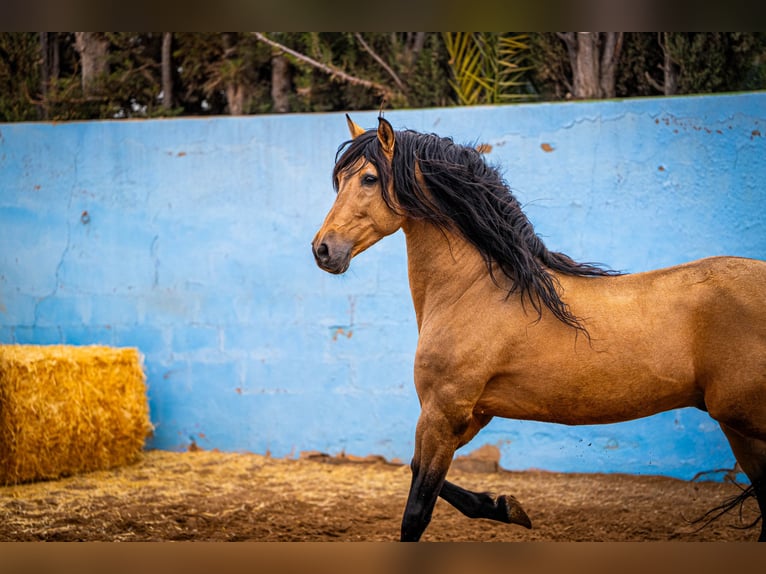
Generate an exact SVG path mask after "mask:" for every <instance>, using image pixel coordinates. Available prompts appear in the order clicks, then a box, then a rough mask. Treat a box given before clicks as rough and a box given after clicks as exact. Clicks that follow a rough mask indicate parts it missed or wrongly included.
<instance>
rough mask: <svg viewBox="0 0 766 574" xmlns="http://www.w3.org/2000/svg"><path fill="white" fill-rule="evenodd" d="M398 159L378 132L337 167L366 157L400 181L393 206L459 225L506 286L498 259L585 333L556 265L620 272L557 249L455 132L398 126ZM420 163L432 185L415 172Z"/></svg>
mask: <svg viewBox="0 0 766 574" xmlns="http://www.w3.org/2000/svg"><path fill="white" fill-rule="evenodd" d="M395 133H396V145H395V148H394V158H393V163H392V165H391V166H389V163H388V161H387V159H386V157H385V156H384V155H383V153H382V151H381V149H380V146H379V144H378V141H377V137H376V131H375V130H370V131H367V132H365V133H364V134H362V135H360V136H359V137H357V138H356V139H354V140H352V141H348V142H345V143H344V144H343V145H341V146H340V148H338V153H337V155H336V164H335V168H334V170H333V183H334V185H335V186H336V189H337V181H338V178H337V176H338V173H339V172H340V171H342V170H344V169H346V168H348V167H349V166H350V165H351V164H352V163H354V162H355V161H356V160H357V159H358V158H360V157H364V158H365V159H366V160H367V161H369V162H371V163H372V164H374V165H375V166H376V167H377V169H378V174H379V177H380V182H381V185H382V187H383V189H384V190H386V189H387V188H388V182H389V181H391V180H392V179H393V184H394V185H393V194H394V197H393V198H392V197H389V196H388V193H387V192H386V191H384V195H383V197H384V200H385V201H386V204H387V205H388V206H389V207H390V208H391V209H394V210H396V211H397V212H400V213H402V214H404V215H406V216H408V217H413V218H417V219H422V220H427V221H430V222H432V223H434V224H435V225H437V226H438V227H440V228H442V229H449V230H453V231H457V232H459V233H460V234H462V236H463V237H465V238H466V239H467V240H468V241H469V242H471V243H472V244H473V245H474V246H475V247H476V249H478V251H479V253H481V255H482V256H483V257H484V260H485V262H486V264H487V269H488V271H489V274H490V276H491V277H492V280H493V281H494V282H495V283H496V284H498V285H499V283H498V279H497V277H496V276H495V269H494V267H493V264H494V265H497V267H498V268H499V269H500V270H501V271H502V273H503V274H504V275H505V276H506V277H508V278H509V279H510V280H511V282H512V284H513V285H512V287H511V288H510V290H509V292H508V296H510V295H511V294H513V293H515V292H519V293H520V294H521V301H522V304H523V303H524V301H525V300H527V301H529V303H530V304H531V305H532V307H533V308H534V309H535V311H537V314H538V317H540V316H542V309H543V305H544V306H545V307H547V308H548V309H549V310H550V311H551V312H552V313H553V314H554V316H555V317H556V318H558V319H559V320H560V321H562V322H564V323H565V324H567V325H569V326H571V327H574V328H576V329H579V330H581V331H584V332H586V333H587V331H585V329H584V327H583V326H582V325H581V323H580V319H579V318H578V317H576V316H575V315H573V314H572V312H571V311H570V309H569V306H568V305H567V304H566V303H565V302H564V301H562V300H561V298H560V297H559V294H558V291H557V289H556V287H557V282H556V279H555V277H554V276H553V275H552V274H551V273H549V272H548V270H554V271H557V272H559V273H563V274H566V275H577V276H584V277H599V276H605V275H618V274H619V273H617V272H615V271H610V270H606V269H603V268H601V267H600V266H598V265H594V264H591V263H577V262H575V261H573V260H572V259H571V258H570V257H568V256H567V255H565V254H563V253H558V252H554V251H549V250H548V249H547V248H546V247H545V245H544V244H543V242H542V240H541V239H540V238H539V237H538V236H537V235H536V234H535V231H534V227H533V226H532V223H530V221H529V219H527V216H526V215H525V214H524V212H523V211H522V209H521V206H520V205H519V202H518V200H517V199H516V198H515V197H514V196H513V194H512V193H511V191H510V188H509V187H508V185H507V184H506V183H505V181H504V180H503V178H502V176H501V175H500V173H499V172H498V170H497V169H496V168H494V167H492V166H490V165H488V164H487V162H486V161H485V160H484V158H483V157H482V155H481V154H479V152H477V151H476V150H475V149H473V148H472V147H468V146H462V145H457V144H455V143H454V142H453V141H452V139H451V138H443V137H439V136H437V135H434V134H421V133H418V132H415V131H411V130H406V131H397V132H395ZM416 164H417V166H418V167H419V169H420V171H421V173H422V175H423V181H424V183H425V187H426V189H422V188H421V187H420V185H419V184H418V182H417V181H416V178H415V165H416Z"/></svg>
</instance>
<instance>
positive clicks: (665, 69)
mask: <svg viewBox="0 0 766 574" xmlns="http://www.w3.org/2000/svg"><path fill="white" fill-rule="evenodd" d="M660 38H661V40H660V45H661V46H662V53H663V55H664V62H663V65H662V75H663V78H664V80H665V81H664V85H663V90H662V93H663V94H664V95H666V96H672V95H674V94H676V93H678V66H677V65H676V62H675V60H673V57H672V56H671V54H670V48H669V47H668V32H662V33H661V34H660Z"/></svg>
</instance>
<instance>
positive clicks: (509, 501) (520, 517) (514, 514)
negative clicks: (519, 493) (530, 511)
mask: <svg viewBox="0 0 766 574" xmlns="http://www.w3.org/2000/svg"><path fill="white" fill-rule="evenodd" d="M497 506H498V508H502V509H504V510H505V517H507V520H503V522H506V523H508V524H519V525H521V526H523V527H524V528H532V521H531V520H530V519H529V516H527V513H526V512H524V509H523V508H522V507H521V504H519V501H518V500H516V498H515V497H513V496H511V495H510V494H502V495H500V496H498V497H497Z"/></svg>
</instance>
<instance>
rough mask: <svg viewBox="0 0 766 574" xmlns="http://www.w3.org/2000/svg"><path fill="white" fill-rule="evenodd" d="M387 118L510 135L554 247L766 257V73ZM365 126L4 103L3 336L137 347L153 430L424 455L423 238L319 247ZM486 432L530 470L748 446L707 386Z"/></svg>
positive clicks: (482, 137) (594, 467)
mask: <svg viewBox="0 0 766 574" xmlns="http://www.w3.org/2000/svg"><path fill="white" fill-rule="evenodd" d="M375 118H376V113H373V112H370V113H358V114H355V116H354V119H355V120H356V121H357V123H359V124H360V125H362V126H364V127H372V126H374V125H375V123H376V120H375ZM387 118H388V119H389V120H390V121H391V122H392V123H393V124H394V126H395V127H396V128H397V129H400V128H405V127H406V128H412V129H416V130H419V131H428V132H436V133H439V134H440V135H451V136H453V137H454V139H455V140H456V141H458V142H460V143H486V144H489V145H490V146H491V149H492V151H491V152H490V153H489V154H488V157H489V159H490V160H491V161H492V162H493V163H496V164H500V165H502V166H503V171H504V174H505V177H506V179H507V181H508V182H509V183H510V185H511V186H512V187H513V189H514V190H515V193H516V194H517V195H518V197H519V199H520V200H521V202H522V203H523V204H524V205H525V206H526V210H527V213H528V215H529V216H530V218H531V219H532V221H533V222H534V224H535V225H536V229H537V231H538V232H539V233H540V234H541V235H542V236H543V238H544V240H545V241H546V243H547V244H548V246H549V247H550V248H552V249H555V250H560V251H564V252H567V253H568V254H570V255H571V256H573V257H574V258H576V259H581V260H588V261H599V262H603V263H606V264H609V265H610V266H612V267H614V268H617V269H621V270H624V271H631V272H635V271H641V270H646V269H652V268H657V267H661V266H666V265H671V264H675V263H681V262H684V261H688V260H691V259H695V258H698V257H702V256H705V255H716V254H734V255H741V256H749V257H756V258H766V232H765V229H766V228H765V227H764V223H766V207H765V204H766V201H765V200H766V185H765V184H764V181H766V138H765V137H764V136H766V94H763V93H760V94H743V95H731V96H729V95H726V96H717V97H691V98H673V99H659V98H658V99H642V100H628V101H608V102H598V103H566V104H537V105H519V106H511V107H492V108H490V107H487V108H472V109H467V108H452V109H432V110H417V111H395V112H390V113H388V114H387ZM346 138H347V132H346V126H345V121H344V118H343V116H342V114H317V115H289V116H281V117H278V116H266V117H245V118H214V119H178V120H158V121H140V122H131V121H122V122H87V123H67V124H44V123H41V124H4V125H0V342H3V343H14V342H17V343H36V344H50V343H67V344H76V345H82V344H92V343H99V344H110V345H121V346H137V347H138V348H139V349H140V350H141V351H142V353H143V354H144V356H145V367H146V373H147V378H148V385H149V399H150V408H151V413H152V420H153V422H154V424H155V425H156V433H155V435H154V437H153V438H152V439H151V440H150V442H149V443H148V446H149V447H150V448H160V449H171V450H177V449H185V448H187V447H188V446H189V445H190V444H191V443H192V442H193V443H195V444H197V445H198V446H199V447H201V448H205V449H210V448H218V449H221V450H232V451H238V450H247V451H253V452H258V453H264V452H267V451H268V452H271V453H272V454H273V455H275V456H287V455H297V454H298V452H299V451H302V450H312V449H317V450H322V451H325V452H330V453H338V452H340V451H345V452H347V453H351V454H359V455H362V454H369V453H376V454H382V455H384V456H386V457H388V458H399V459H401V460H403V461H407V460H409V458H410V456H411V454H412V448H413V439H412V437H413V433H414V427H415V422H416V419H417V415H418V410H419V409H418V402H417V397H416V396H415V393H414V389H413V385H412V380H411V378H412V377H411V373H412V360H413V353H414V349H415V344H416V340H417V331H416V327H415V323H414V313H413V310H412V305H411V302H410V299H409V291H408V284H407V274H406V258H405V252H404V241H403V237H402V235H401V233H398V234H396V235H394V236H392V237H389V238H386V239H385V240H384V241H382V242H381V243H379V244H378V245H376V246H375V247H373V248H372V249H370V250H369V251H367V252H365V253H364V254H362V255H360V256H359V257H358V258H357V259H356V260H355V261H354V262H353V263H352V266H351V269H350V271H349V272H348V273H347V274H346V275H344V276H340V277H336V276H331V275H328V274H325V273H323V272H321V271H320V270H319V269H318V268H317V267H316V266H315V265H314V262H313V258H312V256H311V252H310V247H309V242H310V240H311V238H312V237H313V235H314V233H315V231H316V229H317V228H318V226H319V225H320V223H321V221H322V219H323V218H324V215H325V213H326V211H327V210H328V209H329V207H330V205H331V203H332V201H333V198H334V194H333V192H332V188H331V185H330V171H331V168H332V165H333V160H334V154H335V150H336V148H337V147H338V145H339V144H340V143H341V142H342V141H343V140H345V139H346ZM466 328H470V326H466ZM486 443H491V444H496V445H498V446H499V447H500V449H501V452H502V459H501V464H502V466H504V467H505V468H509V469H525V468H544V469H550V470H562V471H607V472H612V471H620V472H632V473H655V474H665V475H671V476H678V477H682V478H691V477H692V476H694V475H695V474H696V473H697V472H698V471H706V470H711V469H717V468H723V467H731V466H732V465H733V461H734V459H733V456H732V455H731V452H730V450H729V448H728V446H727V444H726V442H725V440H724V438H723V436H722V434H721V433H720V431H719V430H718V428H717V426H716V425H715V424H714V423H713V422H712V421H711V420H710V419H709V418H708V417H707V415H705V414H703V413H699V412H696V411H693V410H688V409H683V410H677V411H672V412H668V413H664V414H661V415H657V416H654V417H650V418H648V419H644V420H640V421H634V422H630V423H622V424H619V425H605V426H592V427H565V426H560V425H552V424H542V423H533V422H518V421H502V420H499V419H496V420H495V421H493V422H492V423H491V424H490V425H489V427H487V428H486V429H485V430H484V431H482V433H481V434H480V435H479V436H478V437H477V438H476V439H475V440H474V442H473V443H472V445H469V446H468V447H466V448H465V449H464V451H465V452H467V451H470V450H471V449H472V448H475V447H478V446H480V445H482V444H486Z"/></svg>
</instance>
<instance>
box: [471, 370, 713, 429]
mask: <svg viewBox="0 0 766 574" xmlns="http://www.w3.org/2000/svg"><path fill="white" fill-rule="evenodd" d="M703 405H704V402H703V401H702V397H701V394H700V393H699V391H698V390H697V389H695V388H694V387H693V386H692V385H689V384H685V383H683V382H679V381H677V380H664V381H662V380H657V379H654V380H650V379H646V380H641V381H637V380H634V381H629V382H626V381H622V384H620V383H614V382H606V381H599V380H597V379H593V380H591V381H584V382H569V383H566V382H559V384H555V383H554V384H552V383H545V382H543V381H539V380H538V381H537V382H527V383H523V382H519V381H513V380H512V379H510V380H503V379H502V378H498V379H493V380H492V381H490V383H489V384H488V385H487V386H486V388H485V390H484V393H483V394H482V396H481V398H480V400H479V401H478V403H477V404H476V408H475V409H474V411H475V412H476V413H477V414H483V415H491V416H496V417H502V418H509V419H521V420H536V421H541V422H553V423H560V424H568V425H585V424H605V423H614V422H622V421H627V420H633V419H637V418H642V417H647V416H650V415H653V414H656V413H659V412H663V411H666V410H670V409H674V408H681V407H688V406H695V407H702V406H703Z"/></svg>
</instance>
